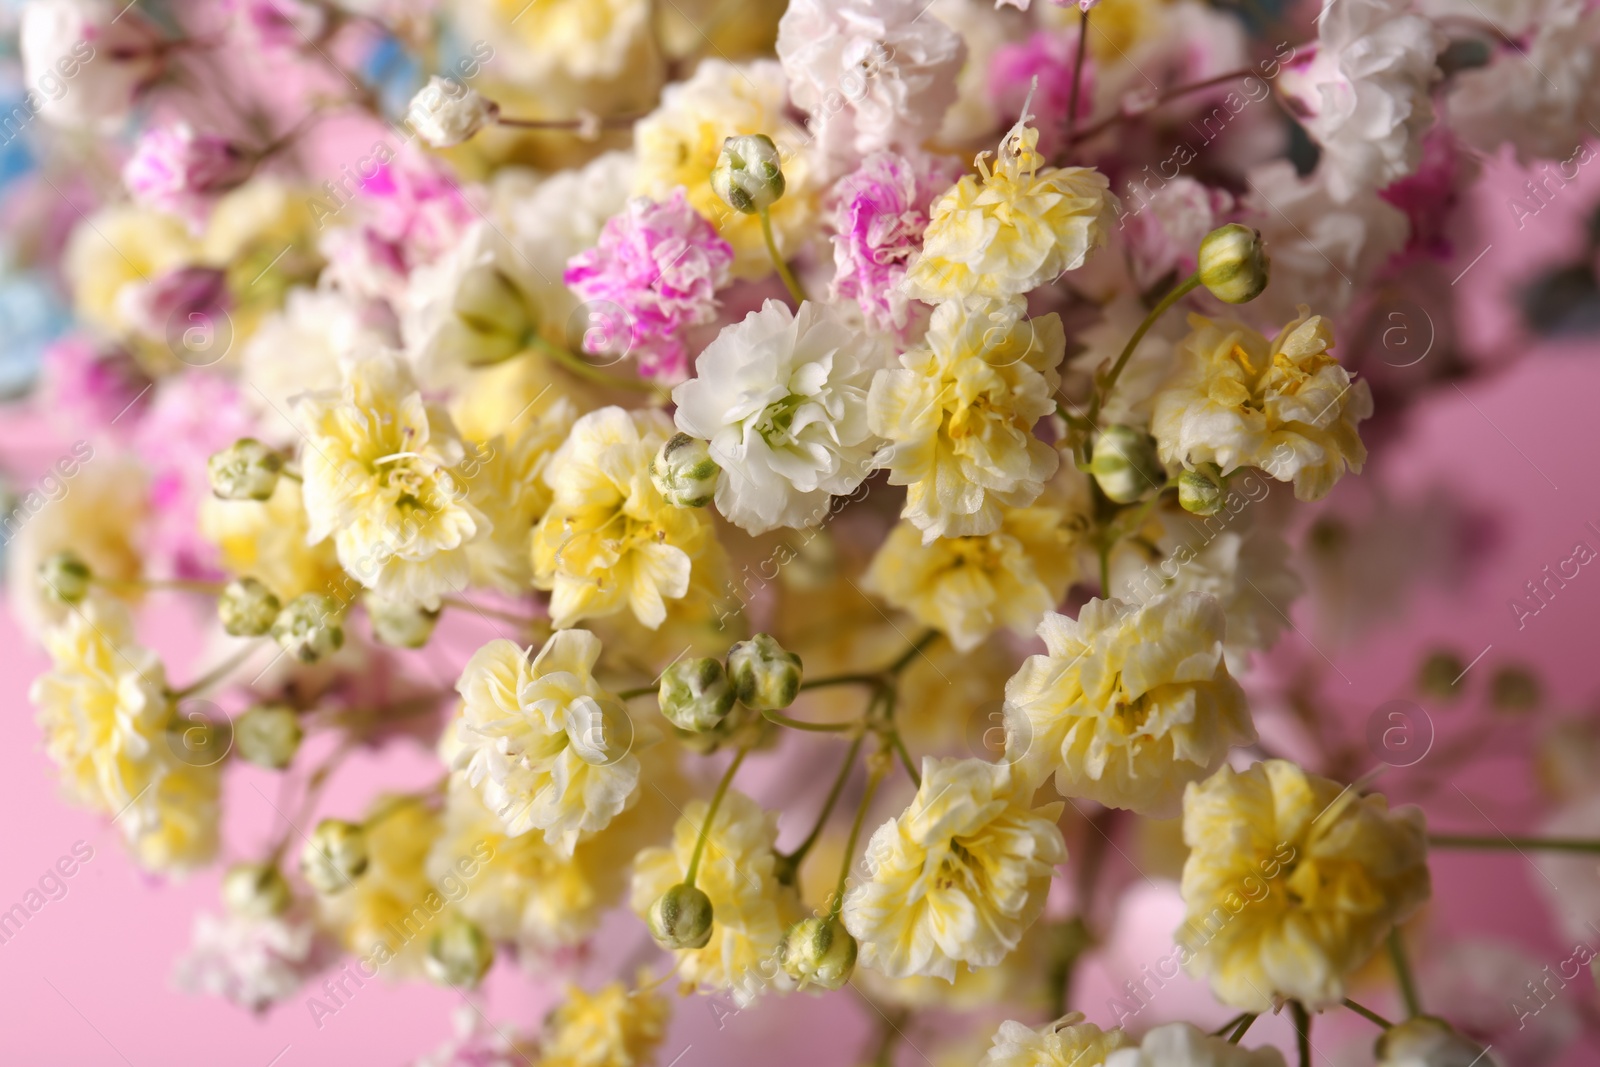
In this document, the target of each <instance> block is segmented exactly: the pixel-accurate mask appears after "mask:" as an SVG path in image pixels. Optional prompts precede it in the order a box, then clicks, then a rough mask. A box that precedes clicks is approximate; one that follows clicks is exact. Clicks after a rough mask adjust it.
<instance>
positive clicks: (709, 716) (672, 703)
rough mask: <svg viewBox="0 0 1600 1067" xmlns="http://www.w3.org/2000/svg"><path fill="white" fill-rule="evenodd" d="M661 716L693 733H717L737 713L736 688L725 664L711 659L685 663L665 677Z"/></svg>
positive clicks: (659, 694)
mask: <svg viewBox="0 0 1600 1067" xmlns="http://www.w3.org/2000/svg"><path fill="white" fill-rule="evenodd" d="M657 696H658V698H659V700H660V702H661V714H663V715H665V716H666V717H667V719H668V721H669V722H671V723H672V725H674V726H676V727H678V729H680V730H688V731H689V732H690V733H701V732H703V731H706V730H712V729H715V728H716V726H717V724H718V723H720V722H722V720H723V719H725V718H726V717H727V715H728V712H729V711H731V710H732V709H733V701H734V694H733V684H732V683H731V682H729V681H728V672H727V671H725V670H723V669H722V664H721V663H720V662H719V661H717V660H714V659H711V658H710V657H706V658H705V659H681V660H679V661H678V662H676V663H674V664H673V665H672V666H670V667H668V668H667V669H666V671H665V673H663V674H662V675H661V688H660V690H659V691H658V693H657Z"/></svg>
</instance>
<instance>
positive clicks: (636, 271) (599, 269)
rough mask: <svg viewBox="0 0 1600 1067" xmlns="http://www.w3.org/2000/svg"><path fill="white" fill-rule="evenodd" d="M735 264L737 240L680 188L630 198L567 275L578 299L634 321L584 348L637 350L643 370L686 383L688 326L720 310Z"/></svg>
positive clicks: (590, 337)
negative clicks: (661, 196) (663, 195)
mask: <svg viewBox="0 0 1600 1067" xmlns="http://www.w3.org/2000/svg"><path fill="white" fill-rule="evenodd" d="M732 264H733V246H732V245H730V244H728V242H726V241H724V240H723V239H722V238H721V237H719V236H717V231H716V229H715V228H714V227H713V226H712V225H711V223H710V222H708V221H706V219H704V218H702V217H701V216H700V215H699V214H698V213H697V212H696V211H695V210H694V209H693V208H692V207H690V206H689V202H688V200H687V199H686V197H685V195H684V191H683V189H682V188H681V187H680V188H678V189H675V190H673V193H672V195H671V196H670V197H669V198H668V199H666V200H664V201H661V202H657V201H654V200H650V199H648V198H646V197H638V198H635V199H634V200H631V201H629V203H628V206H627V208H626V209H625V210H623V211H622V213H621V214H618V215H615V216H613V217H612V218H611V219H610V220H609V221H607V222H606V224H605V227H604V229H602V230H601V231H600V243H599V245H597V246H596V247H594V248H591V249H589V250H588V251H587V252H580V253H578V254H577V255H576V256H573V257H572V259H570V260H568V262H567V270H566V274H565V276H564V280H565V281H566V283H567V287H568V288H570V289H571V290H572V291H573V292H574V293H576V294H577V296H578V299H580V300H583V301H584V302H585V303H587V304H589V305H590V309H589V310H590V311H591V312H592V313H594V315H596V316H598V318H599V319H601V320H604V319H606V318H608V317H610V315H616V316H619V317H620V318H621V320H622V322H623V323H625V324H626V325H627V327H628V329H627V330H626V331H623V330H590V331H589V332H588V333H586V334H585V335H584V339H583V347H584V351H586V352H588V353H589V354H591V355H613V356H617V357H619V358H620V357H621V356H625V355H629V354H632V355H634V356H635V358H636V359H637V360H638V364H639V373H641V374H643V375H645V376H647V377H652V378H661V379H664V380H667V381H682V380H683V379H684V378H685V377H686V376H687V373H688V367H689V359H688V352H687V348H686V346H685V344H684V339H683V333H684V330H685V329H687V328H688V327H690V326H698V325H700V324H702V323H706V322H710V321H711V319H712V318H713V317H714V316H715V315H716V308H717V299H716V292H717V290H718V289H720V288H721V287H722V286H724V285H726V284H727V282H728V269H729V267H730V266H731V265H732ZM592 317H594V316H592ZM619 335H620V336H619Z"/></svg>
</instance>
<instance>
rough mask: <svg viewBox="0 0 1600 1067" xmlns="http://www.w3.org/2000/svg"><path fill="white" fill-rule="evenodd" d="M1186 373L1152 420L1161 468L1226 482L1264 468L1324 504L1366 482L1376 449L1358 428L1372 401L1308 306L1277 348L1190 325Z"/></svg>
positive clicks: (1250, 335) (1238, 330)
mask: <svg viewBox="0 0 1600 1067" xmlns="http://www.w3.org/2000/svg"><path fill="white" fill-rule="evenodd" d="M1189 325H1190V327H1191V332H1190V334H1189V336H1188V337H1187V338H1185V339H1184V340H1183V342H1182V343H1181V344H1180V345H1179V346H1178V354H1177V370H1176V371H1175V372H1174V374H1173V376H1172V377H1171V378H1170V379H1168V381H1167V382H1166V384H1165V385H1164V386H1162V388H1161V391H1160V392H1159V393H1157V394H1156V397H1155V401H1154V404H1153V406H1152V412H1151V418H1150V432H1151V433H1152V434H1153V435H1154V436H1155V439H1156V445H1157V448H1158V450H1159V453H1160V456H1161V460H1162V462H1163V463H1166V464H1168V465H1171V464H1182V465H1183V466H1185V467H1189V468H1193V467H1194V466H1195V465H1197V464H1200V463H1215V464H1216V465H1217V466H1219V467H1220V468H1222V473H1223V474H1231V473H1232V472H1233V471H1235V470H1237V469H1238V468H1240V467H1258V468H1260V469H1262V470H1264V471H1266V472H1267V473H1268V474H1269V475H1271V476H1272V477H1274V478H1276V479H1277V480H1278V481H1280V482H1293V483H1294V495H1295V496H1296V497H1297V498H1298V499H1300V500H1319V499H1321V498H1322V497H1323V496H1325V495H1326V494H1327V492H1328V490H1330V489H1332V488H1333V485H1334V483H1335V482H1337V481H1338V480H1339V477H1340V476H1341V475H1342V474H1343V473H1344V470H1345V468H1346V467H1348V468H1349V469H1350V470H1352V471H1355V472H1357V473H1359V472H1360V471H1361V465H1362V464H1363V463H1364V462H1366V458H1367V449H1366V446H1364V445H1363V444H1362V443H1361V436H1360V434H1359V433H1357V431H1356V424H1357V423H1359V422H1360V421H1361V420H1362V419H1365V418H1367V417H1368V416H1370V415H1371V414H1372V391H1371V390H1370V389H1369V388H1368V387H1367V383H1366V382H1364V381H1356V380H1354V379H1353V378H1352V377H1351V376H1350V372H1349V371H1347V370H1345V369H1344V368H1343V367H1341V366H1340V365H1339V362H1338V361H1337V360H1336V359H1334V357H1333V356H1331V355H1330V354H1329V353H1328V350H1329V349H1330V348H1332V347H1333V328H1332V326H1331V325H1329V323H1328V321H1327V320H1326V319H1324V318H1323V317H1322V316H1320V315H1312V314H1310V311H1309V310H1308V309H1307V308H1306V307H1304V306H1303V305H1302V306H1301V308H1300V317H1299V318H1298V319H1296V320H1295V321H1293V322H1291V323H1289V325H1287V326H1285V327H1284V328H1283V329H1282V330H1281V331H1279V333H1278V336H1277V337H1275V338H1273V339H1272V341H1270V342H1269V341H1268V340H1267V339H1266V338H1265V337H1263V336H1262V335H1261V334H1259V333H1256V332H1255V331H1254V330H1252V329H1250V328H1249V327H1248V326H1244V325H1241V324H1239V323H1236V322H1221V323H1217V322H1212V321H1211V320H1210V319H1207V318H1205V317H1203V316H1200V315H1192V316H1190V318H1189Z"/></svg>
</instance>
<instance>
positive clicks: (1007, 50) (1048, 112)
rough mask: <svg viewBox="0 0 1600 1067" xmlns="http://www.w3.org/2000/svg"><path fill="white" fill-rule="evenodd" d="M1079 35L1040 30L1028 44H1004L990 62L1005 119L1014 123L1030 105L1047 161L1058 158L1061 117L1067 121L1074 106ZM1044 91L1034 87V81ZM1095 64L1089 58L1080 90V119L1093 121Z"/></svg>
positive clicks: (992, 88)
mask: <svg viewBox="0 0 1600 1067" xmlns="http://www.w3.org/2000/svg"><path fill="white" fill-rule="evenodd" d="M1077 52H1078V31H1077V30H1073V31H1071V32H1070V33H1052V32H1046V31H1044V30H1040V31H1039V32H1038V33H1035V34H1034V35H1033V36H1032V37H1029V38H1028V39H1027V40H1026V41H1022V42H1020V43H1017V44H1006V45H1001V46H1000V47H999V48H997V49H995V53H994V58H993V59H991V60H990V61H989V97H990V99H992V100H993V101H994V103H995V107H996V108H998V109H999V111H1000V114H1001V116H1002V117H1003V118H1004V119H1005V120H1006V121H1007V122H1010V121H1012V120H1014V119H1018V118H1021V117H1022V108H1023V105H1024V104H1025V103H1027V101H1028V94H1029V93H1030V92H1032V93H1033V101H1032V103H1031V104H1028V110H1029V112H1030V113H1031V114H1032V115H1034V116H1043V118H1042V119H1041V118H1038V117H1036V118H1035V120H1034V124H1035V125H1036V126H1037V127H1038V129H1039V151H1040V152H1042V153H1043V154H1044V155H1045V156H1046V157H1052V156H1054V155H1055V154H1056V153H1057V152H1058V151H1059V150H1060V148H1061V141H1062V138H1063V136H1064V135H1063V132H1062V129H1061V127H1062V125H1063V124H1062V123H1061V122H1060V121H1058V120H1057V116H1061V117H1065V115H1066V113H1067V108H1068V107H1070V106H1071V104H1072V71H1073V67H1074V66H1075V65H1076V62H1077ZM1035 78H1037V79H1039V81H1038V88H1037V89H1036V90H1035V89H1034V88H1033V85H1034V79H1035ZM1094 81H1095V79H1094V60H1093V59H1089V58H1085V60H1084V64H1083V76H1082V83H1081V84H1080V85H1079V86H1078V116H1077V117H1078V120H1079V121H1080V122H1081V121H1082V120H1084V119H1087V118H1088V117H1089V116H1090V115H1091V114H1092V113H1093V111H1094V107H1093V101H1094Z"/></svg>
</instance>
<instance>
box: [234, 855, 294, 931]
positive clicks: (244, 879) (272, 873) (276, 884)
mask: <svg viewBox="0 0 1600 1067" xmlns="http://www.w3.org/2000/svg"><path fill="white" fill-rule="evenodd" d="M222 901H223V903H224V904H226V905H227V906H228V910H229V911H231V912H233V913H234V914H235V915H241V916H244V917H245V918H249V919H265V918H269V917H270V916H273V915H282V914H283V913H284V912H285V911H287V910H288V908H289V905H290V904H291V903H293V901H294V893H293V892H292V891H291V890H290V889H289V882H288V879H286V878H284V876H283V872H281V871H279V870H278V865H277V864H275V863H235V864H234V865H233V866H232V867H229V868H228V873H227V874H224V875H223V876H222Z"/></svg>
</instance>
